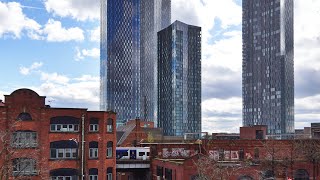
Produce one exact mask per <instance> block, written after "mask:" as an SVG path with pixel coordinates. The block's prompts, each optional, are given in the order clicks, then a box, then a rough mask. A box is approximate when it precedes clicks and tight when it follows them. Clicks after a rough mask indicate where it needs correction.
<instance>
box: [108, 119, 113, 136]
mask: <svg viewBox="0 0 320 180" xmlns="http://www.w3.org/2000/svg"><path fill="white" fill-rule="evenodd" d="M107 132H109V133H110V132H113V120H112V119H111V118H110V119H108V120H107Z"/></svg>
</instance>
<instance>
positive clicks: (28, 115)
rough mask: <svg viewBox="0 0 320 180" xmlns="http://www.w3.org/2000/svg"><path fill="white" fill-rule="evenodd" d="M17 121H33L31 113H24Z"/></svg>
mask: <svg viewBox="0 0 320 180" xmlns="http://www.w3.org/2000/svg"><path fill="white" fill-rule="evenodd" d="M17 120H18V121H32V117H31V115H30V114H29V113H26V112H23V113H20V114H19V115H18V117H17Z"/></svg>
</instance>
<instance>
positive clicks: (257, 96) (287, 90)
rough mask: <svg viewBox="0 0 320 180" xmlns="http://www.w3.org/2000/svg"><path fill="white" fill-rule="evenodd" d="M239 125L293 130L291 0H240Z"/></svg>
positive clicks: (275, 132) (270, 131)
mask: <svg viewBox="0 0 320 180" xmlns="http://www.w3.org/2000/svg"><path fill="white" fill-rule="evenodd" d="M242 9H243V10H242V42H243V47H242V49H243V54H242V56H243V57H242V58H243V61H242V98H243V125H244V126H252V125H267V126H268V134H271V135H281V134H282V135H283V134H290V133H294V60H293V59H294V40H293V35H294V34H293V11H294V9H293V0H268V1H253V0H243V1H242Z"/></svg>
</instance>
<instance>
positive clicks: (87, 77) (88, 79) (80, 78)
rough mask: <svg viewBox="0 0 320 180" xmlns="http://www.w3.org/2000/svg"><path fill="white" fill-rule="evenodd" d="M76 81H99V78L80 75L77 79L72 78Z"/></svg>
mask: <svg viewBox="0 0 320 180" xmlns="http://www.w3.org/2000/svg"><path fill="white" fill-rule="evenodd" d="M74 80H76V81H99V77H96V76H92V75H82V76H81V77H79V78H74Z"/></svg>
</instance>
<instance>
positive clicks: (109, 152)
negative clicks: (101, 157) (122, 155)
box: [107, 147, 112, 158]
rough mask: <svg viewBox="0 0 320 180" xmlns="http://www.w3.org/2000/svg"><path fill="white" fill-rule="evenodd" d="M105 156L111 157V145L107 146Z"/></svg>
mask: <svg viewBox="0 0 320 180" xmlns="http://www.w3.org/2000/svg"><path fill="white" fill-rule="evenodd" d="M107 158H112V147H107Z"/></svg>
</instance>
